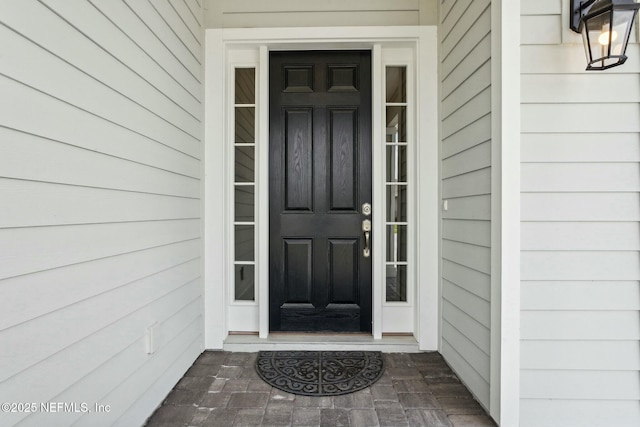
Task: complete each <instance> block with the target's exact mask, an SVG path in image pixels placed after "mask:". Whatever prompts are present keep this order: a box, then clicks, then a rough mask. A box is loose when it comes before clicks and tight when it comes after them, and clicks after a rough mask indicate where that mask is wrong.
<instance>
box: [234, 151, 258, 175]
mask: <svg viewBox="0 0 640 427" xmlns="http://www.w3.org/2000/svg"><path fill="white" fill-rule="evenodd" d="M255 157H256V150H255V148H253V147H236V149H235V164H236V167H235V169H236V178H235V179H236V182H254V180H255V167H256V166H255V165H256V162H255Z"/></svg>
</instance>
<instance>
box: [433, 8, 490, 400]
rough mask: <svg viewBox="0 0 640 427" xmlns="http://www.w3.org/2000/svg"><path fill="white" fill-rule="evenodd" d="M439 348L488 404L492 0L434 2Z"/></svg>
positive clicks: (471, 388)
mask: <svg viewBox="0 0 640 427" xmlns="http://www.w3.org/2000/svg"><path fill="white" fill-rule="evenodd" d="M440 20H441V22H440V30H439V31H440V34H439V38H440V76H441V86H440V98H441V107H440V120H441V129H440V133H441V140H442V145H441V148H440V154H441V175H442V182H441V185H442V188H441V192H442V199H443V203H444V202H445V201H446V203H447V205H448V209H447V210H444V209H443V211H442V249H441V250H442V292H441V296H442V302H441V304H442V305H441V313H442V319H441V322H442V324H441V328H442V340H441V352H442V354H443V356H444V357H445V359H446V360H447V362H448V363H449V364H450V365H451V367H452V368H453V369H454V370H455V371H456V373H457V374H458V375H459V376H460V378H461V379H462V381H463V382H464V383H465V384H466V385H467V386H468V387H469V389H470V390H471V391H472V392H473V394H474V395H475V396H476V397H477V398H478V400H479V401H480V402H481V403H482V404H483V405H484V406H485V407H486V408H488V407H489V398H490V396H489V394H490V387H489V384H490V374H491V373H490V353H491V351H490V347H491V336H490V328H491V302H490V300H491V1H490V0H476V1H473V2H467V1H463V0H457V1H456V0H447V1H444V2H443V3H442V5H441V6H440Z"/></svg>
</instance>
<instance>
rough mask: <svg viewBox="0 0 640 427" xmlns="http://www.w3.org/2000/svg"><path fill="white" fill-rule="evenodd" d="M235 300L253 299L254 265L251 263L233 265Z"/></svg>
mask: <svg viewBox="0 0 640 427" xmlns="http://www.w3.org/2000/svg"><path fill="white" fill-rule="evenodd" d="M235 267H236V268H235V270H236V275H235V276H236V280H235V300H236V301H254V300H255V273H254V272H255V267H254V266H253V265H238V264H236V266H235Z"/></svg>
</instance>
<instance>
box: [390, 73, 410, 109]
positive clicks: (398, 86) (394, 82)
mask: <svg viewBox="0 0 640 427" xmlns="http://www.w3.org/2000/svg"><path fill="white" fill-rule="evenodd" d="M386 86H387V102H407V68H406V67H387V75H386Z"/></svg>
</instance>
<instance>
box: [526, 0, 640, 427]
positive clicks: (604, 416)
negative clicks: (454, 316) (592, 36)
mask: <svg viewBox="0 0 640 427" xmlns="http://www.w3.org/2000/svg"><path fill="white" fill-rule="evenodd" d="M521 3H522V9H521V13H522V19H521V24H522V25H521V29H522V32H521V43H522V47H521V58H522V62H521V72H522V75H521V96H522V106H521V113H522V132H523V133H522V139H521V161H522V164H521V190H522V194H521V208H522V211H521V219H522V228H521V245H522V252H521V277H522V280H523V281H522V283H521V286H522V287H521V310H522V312H521V313H522V317H521V339H522V341H521V369H522V371H521V404H520V407H521V414H520V420H521V425H522V426H531V427H534V426H536V427H540V426H549V425H553V426H558V427H562V426H567V427H569V426H570V427H573V426H578V425H579V426H603V425H615V426H636V425H640V409H639V408H640V404H639V400H640V382H638V375H639V371H640V353H639V352H640V257H639V256H638V255H639V251H640V226H639V224H640V222H639V221H640V211H639V209H640V198H639V197H638V196H639V194H638V193H639V192H640V166H639V163H638V162H639V161H640V83H639V82H640V80H639V78H638V77H639V74H640V60H639V57H638V54H640V49H638V45H631V46H630V48H629V50H628V52H627V53H628V55H629V60H628V61H627V63H626V64H625V65H624V66H622V67H616V68H614V69H611V70H610V71H607V72H604V73H585V72H584V68H585V67H586V61H585V58H584V52H583V49H582V46H581V45H580V44H579V43H580V39H579V37H575V38H573V39H572V40H573V41H575V43H573V42H572V43H565V44H562V41H563V38H564V39H565V42H566V41H567V40H568V38H567V34H568V32H569V30H568V28H567V22H566V21H567V20H568V17H567V16H565V15H563V14H562V11H563V9H566V8H567V6H566V4H564V5H563V2H560V1H559V0H545V1H539V2H525V1H522V2H521Z"/></svg>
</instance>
